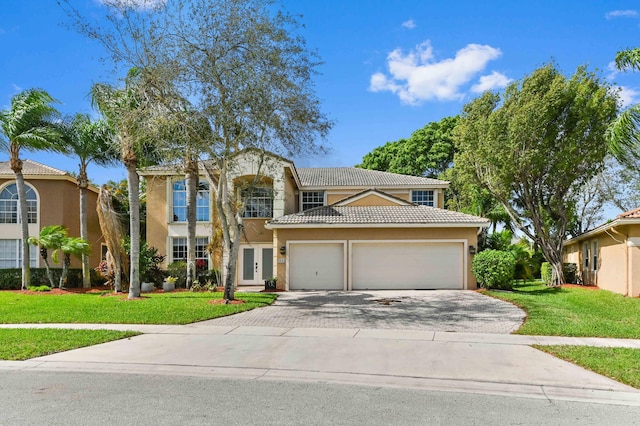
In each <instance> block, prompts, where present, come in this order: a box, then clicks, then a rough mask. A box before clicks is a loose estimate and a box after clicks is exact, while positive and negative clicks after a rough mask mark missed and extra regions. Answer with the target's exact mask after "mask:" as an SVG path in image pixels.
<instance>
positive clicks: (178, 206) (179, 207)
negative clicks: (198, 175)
mask: <svg viewBox="0 0 640 426" xmlns="http://www.w3.org/2000/svg"><path fill="white" fill-rule="evenodd" d="M209 205H210V203H209V182H207V181H203V180H201V181H200V182H199V183H198V192H197V194H196V221H198V222H208V221H209ZM173 221H174V222H186V221H187V183H186V180H185V179H182V180H179V181H176V182H174V183H173Z"/></svg>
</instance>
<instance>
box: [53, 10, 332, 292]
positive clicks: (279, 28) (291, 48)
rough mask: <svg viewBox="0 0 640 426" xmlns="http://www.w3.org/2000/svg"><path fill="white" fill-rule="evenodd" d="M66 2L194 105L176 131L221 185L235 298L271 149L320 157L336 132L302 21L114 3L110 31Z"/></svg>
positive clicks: (228, 275)
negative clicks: (242, 172) (241, 163)
mask: <svg viewBox="0 0 640 426" xmlns="http://www.w3.org/2000/svg"><path fill="white" fill-rule="evenodd" d="M63 4H66V5H67V11H68V12H69V16H70V17H71V18H72V19H74V23H75V24H76V26H77V27H78V28H80V29H81V30H82V31H84V33H85V34H87V35H88V36H89V37H92V38H94V39H97V40H99V41H100V42H102V43H103V45H104V46H105V47H106V48H107V49H108V51H109V52H110V53H111V57H112V59H113V60H114V61H117V62H119V63H120V64H123V65H125V66H126V67H138V68H140V69H144V70H149V69H152V70H154V73H155V74H154V75H156V76H158V79H157V80H156V81H157V82H158V84H157V85H156V87H161V88H163V90H165V89H167V88H168V89H170V90H169V91H168V92H167V93H171V91H173V90H174V89H175V90H177V91H178V92H179V94H180V95H181V98H182V99H189V100H190V101H191V103H192V104H193V112H192V113H191V114H192V115H193V116H195V119H193V120H187V121H185V122H184V123H185V125H183V126H177V128H176V131H179V132H181V133H182V134H183V135H184V137H183V138H176V140H179V141H184V140H186V139H189V140H190V141H191V144H192V145H191V146H192V147H193V148H192V149H193V150H192V151H190V152H193V153H194V155H197V156H198V157H199V158H200V159H202V158H205V159H206V158H208V159H209V162H208V163H206V164H207V165H208V167H206V168H203V169H205V170H206V173H207V175H208V178H209V179H210V180H212V181H213V182H214V185H212V190H213V193H214V195H215V203H216V211H217V213H218V216H219V217H218V219H219V222H220V225H221V229H222V233H223V247H224V252H225V254H226V256H225V257H224V259H225V260H224V265H223V271H224V276H225V294H224V297H225V298H226V299H228V300H229V299H233V298H234V283H235V274H236V263H237V256H238V249H239V244H240V241H241V237H242V235H243V227H244V225H243V213H244V209H245V205H246V201H247V200H248V197H249V196H250V194H251V190H250V189H251V187H252V186H255V185H256V184H257V183H258V182H260V181H261V176H260V175H261V174H262V173H264V169H263V166H264V165H265V163H266V162H268V160H267V157H266V156H265V152H267V151H268V152H273V153H276V154H280V155H284V156H294V155H297V156H299V155H304V154H318V153H322V152H324V147H323V146H322V144H320V143H318V142H317V140H318V139H319V138H324V137H326V135H327V133H328V131H329V130H330V128H331V126H332V122H331V121H330V120H328V119H327V117H326V116H325V115H324V114H323V113H322V112H321V110H320V102H319V101H318V99H317V97H316V94H315V91H314V86H313V80H312V78H313V76H314V75H315V74H316V73H317V71H316V67H317V66H318V65H319V61H318V59H317V55H316V54H315V52H313V51H310V50H309V49H308V48H307V47H306V45H305V41H304V39H303V38H302V36H301V35H300V34H299V33H298V31H299V30H300V28H301V26H300V24H299V22H298V21H297V19H296V18H295V17H293V16H291V15H289V14H287V13H286V12H285V11H283V10H280V9H279V5H278V4H277V3H276V2H275V1H273V0H228V1H211V0H167V1H166V2H159V3H157V4H156V5H157V7H155V8H150V9H145V10H144V11H140V10H138V9H135V8H133V7H132V4H131V2H130V1H124V0H113V1H110V2H107V3H106V6H107V8H108V10H109V13H108V16H107V19H108V25H106V24H103V23H102V22H95V23H94V22H88V21H87V19H84V18H82V17H81V16H79V15H78V13H77V12H76V11H75V10H73V9H72V8H70V7H69V5H68V2H66V1H65V2H64V3H63ZM163 94H166V93H164V92H163ZM167 98H168V100H169V101H168V102H164V101H162V102H163V111H164V112H167V111H169V112H170V114H168V115H166V116H168V117H175V116H178V114H176V113H177V111H176V109H175V108H173V107H172V106H171V105H176V104H179V102H178V103H176V102H175V98H173V96H168V97H167ZM170 122H173V119H172V118H170ZM190 123H193V125H190ZM203 123H204V124H206V129H204V128H203V127H204V126H203V125H202V124H203ZM246 149H251V150H253V151H252V152H254V153H255V156H256V158H257V162H258V168H257V170H256V173H255V176H254V179H253V180H252V181H251V182H249V185H248V187H249V188H247V189H248V191H243V192H242V194H245V195H243V196H241V197H237V195H236V192H235V189H234V182H233V181H230V180H229V179H228V174H229V173H230V172H231V171H232V170H233V168H234V164H235V162H236V160H237V158H238V157H237V154H238V153H239V152H241V151H243V150H246ZM183 153H184V151H183ZM203 164H205V162H203ZM132 210H133V206H132ZM132 243H133V241H132ZM132 262H133V259H132Z"/></svg>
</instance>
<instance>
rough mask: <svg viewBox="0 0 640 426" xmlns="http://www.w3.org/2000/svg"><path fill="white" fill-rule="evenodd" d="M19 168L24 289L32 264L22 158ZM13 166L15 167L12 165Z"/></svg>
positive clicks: (18, 183)
mask: <svg viewBox="0 0 640 426" xmlns="http://www.w3.org/2000/svg"><path fill="white" fill-rule="evenodd" d="M12 163H13V161H12ZM18 163H19V168H16V169H14V172H15V174H16V187H17V188H18V202H19V204H20V208H19V210H20V231H21V235H22V290H26V289H27V287H29V285H30V284H31V265H30V264H29V259H30V258H31V256H30V255H29V241H28V239H29V216H28V207H27V190H26V187H25V184H24V176H23V175H22V160H18ZM12 168H13V167H12Z"/></svg>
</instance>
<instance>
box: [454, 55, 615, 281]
mask: <svg viewBox="0 0 640 426" xmlns="http://www.w3.org/2000/svg"><path fill="white" fill-rule="evenodd" d="M616 102H617V100H616V96H615V94H614V93H612V91H611V90H610V87H609V86H608V85H607V84H606V83H605V82H603V81H602V80H601V79H599V78H598V77H597V76H596V75H594V74H592V73H589V72H587V70H586V69H585V68H583V67H580V68H578V70H577V71H576V72H575V73H574V74H573V75H572V76H571V77H565V76H564V75H562V74H561V73H560V71H558V70H557V69H556V67H555V66H554V65H552V64H549V65H545V66H543V67H541V68H539V69H537V70H535V71H534V72H533V73H531V74H530V75H528V76H526V77H525V78H523V79H522V80H521V81H518V82H515V83H512V84H511V85H510V86H508V87H507V89H506V90H505V92H504V94H503V95H502V96H500V95H499V94H496V93H485V94H484V95H482V96H480V97H479V98H477V99H475V100H473V101H472V102H470V103H468V104H467V105H465V106H464V110H463V111H464V112H463V114H462V116H461V120H460V123H459V124H458V126H457V128H456V132H455V143H456V147H457V149H458V153H457V154H456V157H455V164H456V167H459V168H461V169H462V170H463V171H464V172H465V173H466V176H468V177H470V178H471V179H473V180H474V181H475V182H477V183H478V184H480V185H481V186H482V187H483V188H485V189H486V190H487V191H489V193H490V194H491V195H492V196H493V197H495V198H496V199H497V200H498V201H499V202H500V203H501V204H502V205H503V207H504V208H505V209H506V211H507V212H508V214H509V215H510V216H511V218H512V220H513V224H514V225H515V226H516V227H517V228H518V229H519V230H520V231H521V232H523V233H524V234H525V235H526V236H527V237H529V238H530V239H531V240H532V241H533V242H534V243H535V244H536V245H538V246H539V247H540V248H541V250H542V251H543V253H544V256H545V258H546V259H547V260H548V261H549V262H550V263H551V264H552V265H553V268H554V271H555V273H556V276H557V278H558V280H559V282H563V276H562V253H561V252H562V246H563V241H564V238H565V236H566V233H567V227H568V226H569V223H570V221H571V219H572V214H573V208H574V206H575V200H574V199H572V198H571V195H572V194H575V193H577V191H578V190H579V188H581V187H582V186H583V185H584V184H585V183H586V182H588V181H589V180H590V179H591V178H593V177H594V176H595V175H596V174H597V173H598V172H599V171H600V170H601V169H602V167H603V163H604V158H605V155H606V153H607V146H606V144H605V143H603V140H604V135H605V132H606V129H607V127H608V125H609V123H610V122H611V120H612V119H613V118H614V117H615V115H616V111H617V106H616Z"/></svg>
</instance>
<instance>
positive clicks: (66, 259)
mask: <svg viewBox="0 0 640 426" xmlns="http://www.w3.org/2000/svg"><path fill="white" fill-rule="evenodd" d="M70 263H71V255H70V254H69V253H65V254H64V260H63V261H62V274H61V275H60V283H59V284H58V287H59V288H65V287H66V285H65V284H67V275H69V264H70Z"/></svg>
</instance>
